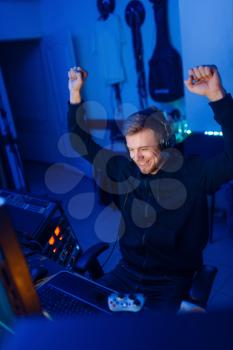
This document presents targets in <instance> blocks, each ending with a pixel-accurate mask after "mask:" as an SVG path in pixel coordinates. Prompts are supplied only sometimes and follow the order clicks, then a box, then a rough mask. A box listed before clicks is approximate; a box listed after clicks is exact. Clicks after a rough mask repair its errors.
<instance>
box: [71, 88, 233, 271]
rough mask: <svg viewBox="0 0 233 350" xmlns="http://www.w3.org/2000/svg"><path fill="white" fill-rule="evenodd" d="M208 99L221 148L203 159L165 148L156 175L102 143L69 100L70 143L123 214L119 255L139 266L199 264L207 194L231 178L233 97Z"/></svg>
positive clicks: (176, 267) (180, 267) (171, 268)
mask: <svg viewBox="0 0 233 350" xmlns="http://www.w3.org/2000/svg"><path fill="white" fill-rule="evenodd" d="M209 105H210V107H211V108H212V110H213V112H214V117H215V120H216V121H217V122H218V123H219V124H220V125H221V127H222V131H223V135H224V146H225V147H224V153H222V154H220V155H218V156H216V157H213V158H210V159H208V160H203V159H201V158H198V157H183V156H182V155H181V153H179V151H178V150H177V149H175V148H174V149H170V150H165V151H166V152H167V154H168V155H169V157H168V161H167V162H166V163H165V165H164V166H163V167H162V168H161V169H160V170H159V171H158V172H157V173H156V174H155V175H143V174H142V173H140V171H139V168H138V167H137V166H136V165H135V164H134V162H132V161H131V160H130V159H129V157H128V155H124V154H116V153H113V152H112V151H111V150H107V149H103V148H101V146H99V145H98V144H97V143H95V142H94V141H93V139H92V138H91V136H90V134H89V132H88V130H87V126H86V122H85V120H84V111H83V104H79V105H70V106H69V112H68V127H69V131H70V132H71V133H72V134H71V138H70V139H71V143H72V146H73V147H74V148H75V150H76V151H78V152H79V153H81V155H83V157H84V158H85V159H87V160H88V161H89V162H91V163H92V164H93V166H94V170H95V174H96V176H97V178H98V179H99V178H101V179H104V180H102V181H101V182H99V183H100V186H101V187H102V189H103V190H104V191H105V192H109V193H111V199H112V201H113V202H114V204H115V205H116V206H117V207H118V209H119V210H120V212H121V214H122V220H121V225H120V230H119V237H120V248H121V253H122V257H123V259H124V260H125V261H126V263H127V264H128V265H129V266H132V267H133V268H134V269H136V270H137V271H138V272H142V273H145V274H150V275H151V274H153V273H155V272H157V273H158V272H162V273H166V272H167V273H186V272H188V273H189V272H191V271H193V270H196V269H198V268H199V267H200V266H201V265H202V250H203V248H204V247H205V245H206V243H207V240H208V206H207V194H210V193H214V192H215V191H216V190H217V189H218V188H219V187H220V186H221V185H222V184H224V183H225V182H227V181H229V180H231V179H232V178H233V100H232V98H231V95H230V94H227V95H226V96H225V97H224V98H223V99H221V100H219V101H216V102H211V103H209ZM77 135H78V137H79V139H77Z"/></svg>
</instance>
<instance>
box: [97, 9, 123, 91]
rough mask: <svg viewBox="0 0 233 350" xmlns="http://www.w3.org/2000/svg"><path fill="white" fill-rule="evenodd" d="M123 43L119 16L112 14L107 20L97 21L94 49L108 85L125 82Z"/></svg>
mask: <svg viewBox="0 0 233 350" xmlns="http://www.w3.org/2000/svg"><path fill="white" fill-rule="evenodd" d="M123 43H124V39H123V33H122V29H121V24H120V18H119V16H117V15H114V14H111V15H110V16H109V17H108V19H107V20H105V21H103V20H98V21H97V23H96V29H95V36H94V47H93V49H94V52H95V53H97V55H98V58H99V62H100V65H101V69H102V70H103V76H104V79H105V81H106V83H107V84H110V85H112V84H116V83H122V82H123V81H124V80H125V73H124V68H123V63H122V57H121V52H122V45H123Z"/></svg>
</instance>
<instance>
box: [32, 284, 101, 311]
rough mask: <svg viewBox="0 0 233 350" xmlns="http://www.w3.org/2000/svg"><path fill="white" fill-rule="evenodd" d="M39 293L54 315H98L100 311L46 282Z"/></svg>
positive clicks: (48, 309)
mask: <svg viewBox="0 0 233 350" xmlns="http://www.w3.org/2000/svg"><path fill="white" fill-rule="evenodd" d="M37 293H38V295H39V298H40V301H41V304H42V307H43V308H44V309H45V310H46V311H47V312H48V313H49V314H50V315H51V316H52V317H53V316H55V317H56V316H62V317H64V316H65V317H66V316H75V315H96V314H97V313H99V312H100V311H99V310H98V308H96V307H95V306H92V305H90V304H87V303H85V302H84V301H82V300H80V299H78V298H76V297H75V296H72V295H71V294H68V293H65V292H63V291H62V290H60V289H58V288H56V287H54V286H52V285H50V284H49V283H46V284H45V285H44V286H41V287H40V288H39V289H38V290H37Z"/></svg>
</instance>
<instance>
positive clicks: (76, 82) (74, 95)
mask: <svg viewBox="0 0 233 350" xmlns="http://www.w3.org/2000/svg"><path fill="white" fill-rule="evenodd" d="M87 76H88V73H87V72H86V71H85V70H84V69H82V68H81V67H73V68H71V69H70V70H69V72H68V78H69V84H68V87H69V90H70V103H80V102H81V96H80V90H81V88H82V86H83V84H84V81H85V79H86V78H87Z"/></svg>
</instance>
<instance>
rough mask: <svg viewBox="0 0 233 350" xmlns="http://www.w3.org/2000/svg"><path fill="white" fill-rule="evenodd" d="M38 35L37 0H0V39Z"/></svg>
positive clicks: (38, 7)
mask: <svg viewBox="0 0 233 350" xmlns="http://www.w3.org/2000/svg"><path fill="white" fill-rule="evenodd" d="M40 36H41V13H40V1H39V0H27V1H26V0H24V1H20V0H18V1H16V0H8V1H4V0H1V1H0V40H14V39H33V38H38V37H40Z"/></svg>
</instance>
